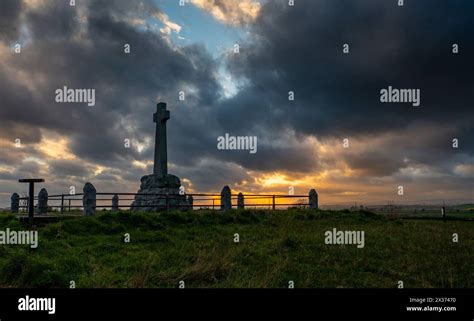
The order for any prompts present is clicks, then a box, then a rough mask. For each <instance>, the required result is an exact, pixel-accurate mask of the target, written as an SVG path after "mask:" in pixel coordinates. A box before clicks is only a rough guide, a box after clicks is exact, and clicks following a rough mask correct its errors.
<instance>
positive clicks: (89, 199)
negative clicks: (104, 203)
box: [82, 183, 97, 215]
mask: <svg viewBox="0 0 474 321" xmlns="http://www.w3.org/2000/svg"><path fill="white" fill-rule="evenodd" d="M83 193H84V195H83V196H82V205H83V206H84V215H94V214H95V208H96V200H97V196H96V194H97V190H96V189H95V187H94V185H92V184H91V183H86V184H85V185H84V189H83Z"/></svg>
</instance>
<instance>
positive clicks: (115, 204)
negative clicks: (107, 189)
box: [112, 194, 119, 211]
mask: <svg viewBox="0 0 474 321" xmlns="http://www.w3.org/2000/svg"><path fill="white" fill-rule="evenodd" d="M118 210H119V197H118V195H117V194H115V195H114V197H112V211H118Z"/></svg>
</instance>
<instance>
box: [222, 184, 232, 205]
mask: <svg viewBox="0 0 474 321" xmlns="http://www.w3.org/2000/svg"><path fill="white" fill-rule="evenodd" d="M231 197H232V193H231V191H230V187H229V186H227V185H226V186H224V188H223V189H222V192H221V210H223V211H228V210H231V209H232V199H231Z"/></svg>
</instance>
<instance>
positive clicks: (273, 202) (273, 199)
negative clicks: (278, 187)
mask: <svg viewBox="0 0 474 321" xmlns="http://www.w3.org/2000/svg"><path fill="white" fill-rule="evenodd" d="M272 210H275V194H274V195H273V197H272Z"/></svg>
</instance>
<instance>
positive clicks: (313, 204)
mask: <svg viewBox="0 0 474 321" xmlns="http://www.w3.org/2000/svg"><path fill="white" fill-rule="evenodd" d="M309 208H310V209H318V193H316V190H315V189H314V188H313V189H311V190H310V191H309Z"/></svg>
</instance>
